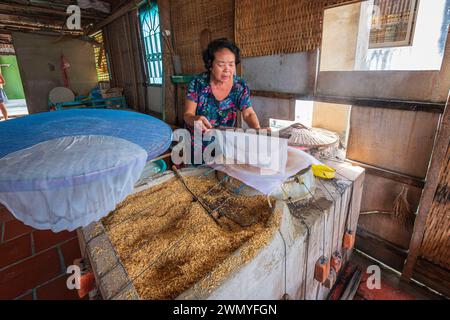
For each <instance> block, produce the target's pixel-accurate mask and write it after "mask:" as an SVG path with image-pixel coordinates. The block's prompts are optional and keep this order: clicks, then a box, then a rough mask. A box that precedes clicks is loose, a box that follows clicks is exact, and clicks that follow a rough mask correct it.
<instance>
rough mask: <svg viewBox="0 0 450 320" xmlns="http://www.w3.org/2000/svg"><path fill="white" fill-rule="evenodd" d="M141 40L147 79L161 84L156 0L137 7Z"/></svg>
mask: <svg viewBox="0 0 450 320" xmlns="http://www.w3.org/2000/svg"><path fill="white" fill-rule="evenodd" d="M139 20H140V23H141V32H142V40H143V42H144V49H145V65H146V69H147V70H146V71H147V81H148V83H149V84H150V85H157V86H159V85H162V78H163V65H162V46H161V29H160V23H159V10H158V5H157V3H156V1H148V2H147V3H146V4H144V5H143V6H141V7H140V8H139Z"/></svg>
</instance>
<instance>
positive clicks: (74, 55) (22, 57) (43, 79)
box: [13, 32, 98, 113]
mask: <svg viewBox="0 0 450 320" xmlns="http://www.w3.org/2000/svg"><path fill="white" fill-rule="evenodd" d="M13 41H14V47H15V51H16V55H17V62H18V65H19V70H20V76H21V79H22V84H23V88H24V91H25V98H26V101H27V107H28V111H29V113H37V112H45V111H49V107H48V94H49V92H50V90H51V89H53V88H55V87H63V86H64V81H63V77H62V75H61V68H60V66H61V55H64V57H65V59H66V61H67V62H68V63H69V64H70V67H69V68H68V69H66V70H67V76H68V79H69V87H70V89H71V90H72V91H73V92H74V93H75V94H76V95H88V94H89V92H90V90H91V89H93V88H94V87H95V86H96V85H97V83H98V82H97V73H96V69H95V59H94V49H93V47H92V44H91V43H88V42H86V41H81V40H77V39H73V38H60V37H58V36H46V35H38V34H31V33H23V32H14V33H13Z"/></svg>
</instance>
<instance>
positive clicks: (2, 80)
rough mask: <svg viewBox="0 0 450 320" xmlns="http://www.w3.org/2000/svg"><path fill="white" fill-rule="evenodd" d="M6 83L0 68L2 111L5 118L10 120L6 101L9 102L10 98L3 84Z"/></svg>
mask: <svg viewBox="0 0 450 320" xmlns="http://www.w3.org/2000/svg"><path fill="white" fill-rule="evenodd" d="M5 84H6V81H5V78H3V75H2V73H1V69H0V111H1V112H2V115H3V118H4V119H5V120H8V111H7V110H6V106H5V103H6V102H8V98H7V97H6V93H5V90H3V86H4V85H5Z"/></svg>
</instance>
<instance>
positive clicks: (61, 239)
mask: <svg viewBox="0 0 450 320" xmlns="http://www.w3.org/2000/svg"><path fill="white" fill-rule="evenodd" d="M79 257H81V254H80V249H79V246H78V238H77V235H76V232H67V231H63V232H59V233H53V232H51V231H47V230H44V231H43V230H35V229H33V228H31V227H28V226H26V225H24V224H23V223H21V222H20V221H18V220H17V219H15V218H14V217H13V216H12V215H11V214H10V213H9V212H8V210H7V209H6V208H5V207H3V206H1V205H0V300H1V299H34V300H36V299H37V300H42V299H78V294H77V292H76V290H69V289H67V286H66V279H67V277H68V276H69V275H68V274H66V270H67V267H68V266H69V265H71V264H72V262H73V260H74V259H76V258H79Z"/></svg>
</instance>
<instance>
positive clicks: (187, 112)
mask: <svg viewBox="0 0 450 320" xmlns="http://www.w3.org/2000/svg"><path fill="white" fill-rule="evenodd" d="M196 110H197V104H196V103H195V102H193V101H191V100H189V99H186V106H185V109H184V117H183V118H184V122H185V123H186V124H188V125H189V126H191V127H194V124H195V122H198V123H199V125H200V127H201V130H202V131H206V130H208V129H211V128H212V125H211V123H209V121H208V119H206V117H205V116H197V115H195V112H196Z"/></svg>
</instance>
